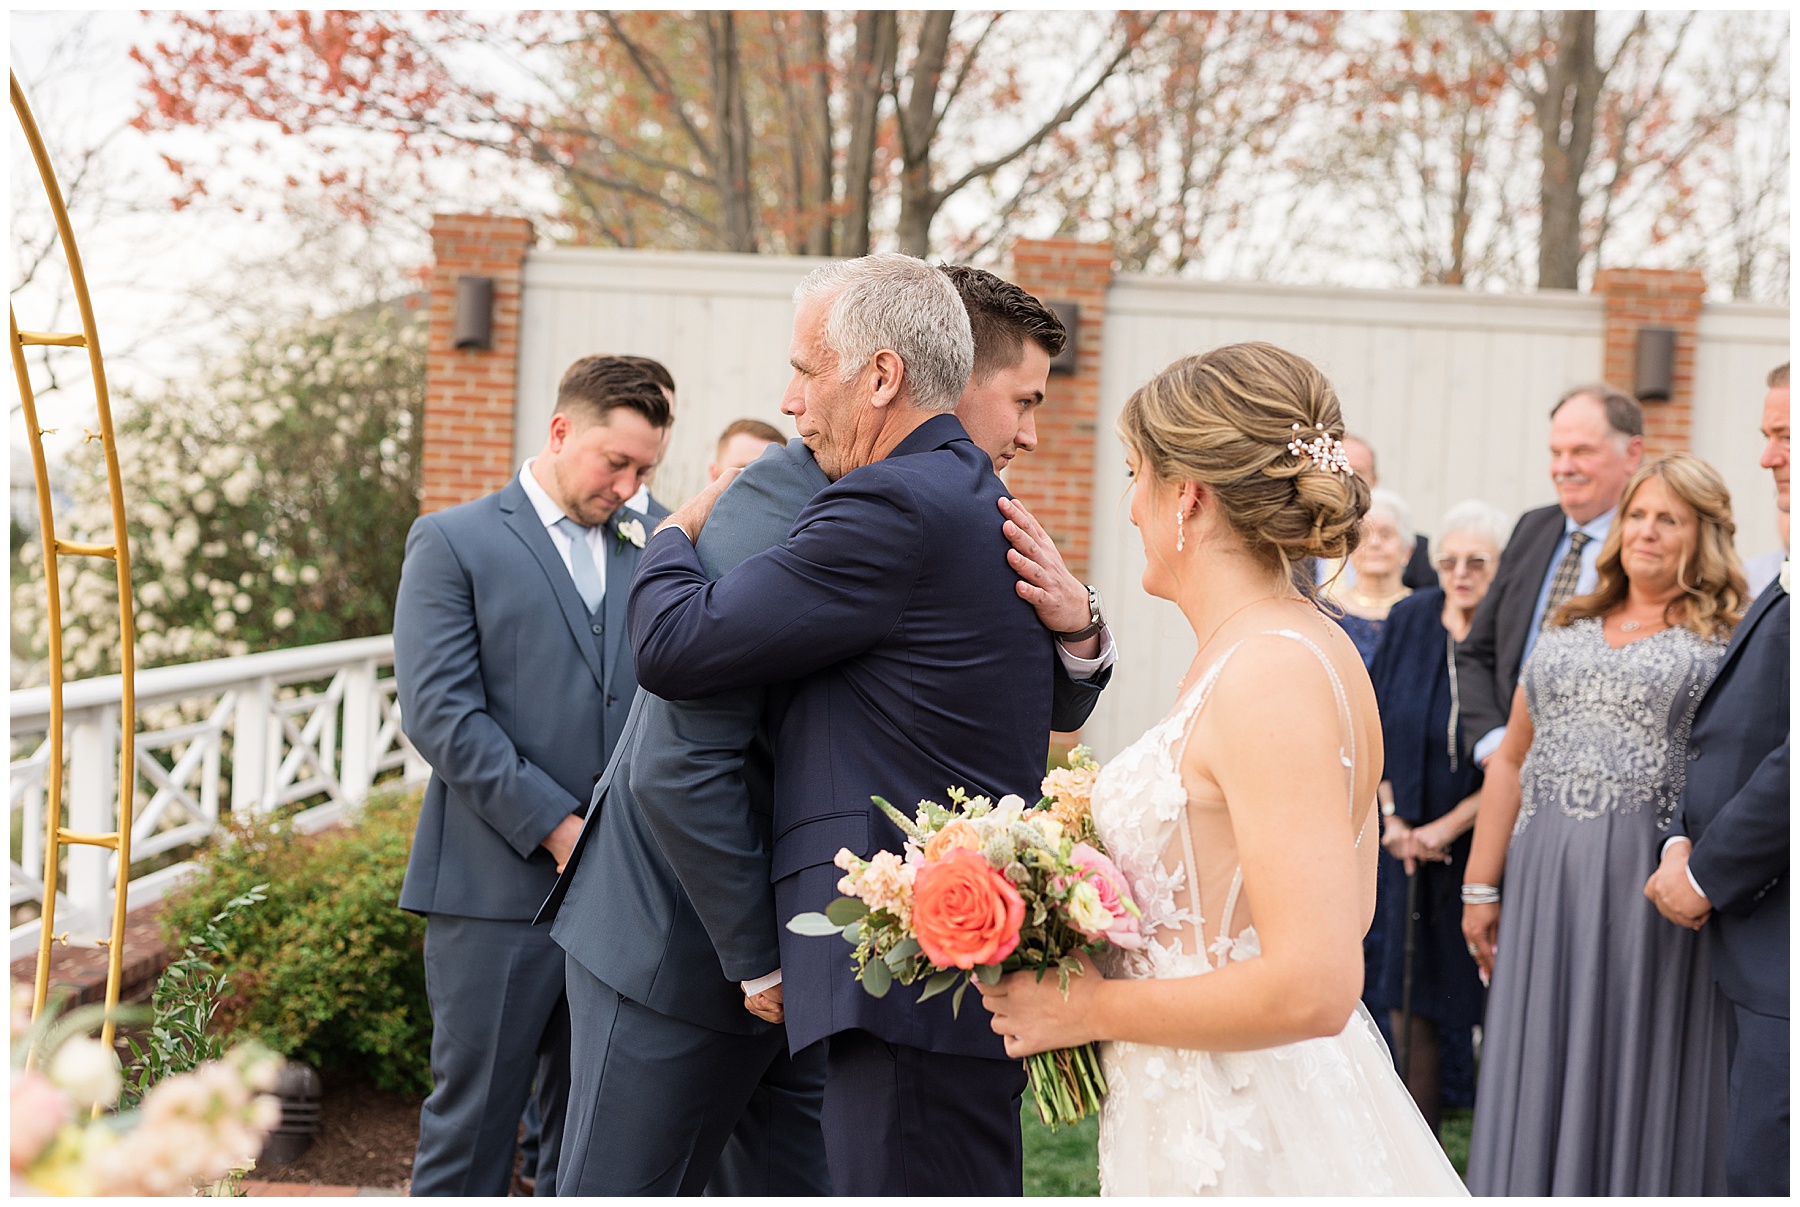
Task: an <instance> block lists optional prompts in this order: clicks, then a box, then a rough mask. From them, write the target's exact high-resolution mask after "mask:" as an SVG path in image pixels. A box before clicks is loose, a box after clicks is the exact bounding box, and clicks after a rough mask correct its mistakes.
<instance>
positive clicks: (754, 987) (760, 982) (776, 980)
mask: <svg viewBox="0 0 1800 1207" xmlns="http://www.w3.org/2000/svg"><path fill="white" fill-rule="evenodd" d="M738 984H739V985H741V986H742V987H743V990H744V996H745V997H755V996H756V995H757V994H759V993H761V992H762V991H763V990H765V989H773V988H775V986H777V985H779V984H781V969H779V968H777V969H776V970H775V971H774V972H771V973H769V974H768V975H767V976H759V977H757V978H756V979H755V980H754V981H739V982H738Z"/></svg>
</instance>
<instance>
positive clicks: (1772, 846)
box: [1644, 365, 1791, 1197]
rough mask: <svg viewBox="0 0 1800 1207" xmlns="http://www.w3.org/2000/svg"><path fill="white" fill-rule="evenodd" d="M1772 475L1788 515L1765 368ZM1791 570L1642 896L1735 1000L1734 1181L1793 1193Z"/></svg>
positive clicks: (1753, 617)
mask: <svg viewBox="0 0 1800 1207" xmlns="http://www.w3.org/2000/svg"><path fill="white" fill-rule="evenodd" d="M1762 429H1763V438H1764V443H1763V455H1762V465H1763V468H1764V469H1768V470H1772V471H1774V474H1775V495H1776V506H1777V507H1779V508H1780V509H1781V510H1782V511H1786V510H1787V509H1788V367H1787V366H1786V365H1782V366H1781V367H1780V368H1778V369H1776V370H1775V371H1774V372H1773V373H1771V374H1769V393H1768V396H1767V397H1766V398H1765V399H1764V400H1763V421H1762ZM1787 579H1788V573H1787V568H1786V565H1785V563H1784V565H1783V567H1782V570H1781V573H1780V575H1779V576H1777V578H1776V581H1774V582H1772V583H1770V584H1769V585H1768V586H1767V587H1764V588H1763V592H1762V594H1761V595H1759V596H1757V598H1756V602H1755V603H1753V604H1751V605H1750V610H1749V611H1748V612H1746V613H1745V614H1744V619H1743V620H1742V621H1741V622H1740V623H1739V624H1738V627H1737V631H1736V632H1735V633H1733V634H1732V635H1731V644H1730V645H1729V646H1727V647H1726V649H1725V658H1724V660H1723V661H1721V662H1720V663H1719V671H1718V674H1716V675H1715V676H1714V677H1713V681H1712V684H1711V686H1710V687H1708V688H1707V691H1706V698H1705V699H1703V700H1701V701H1700V709H1699V711H1698V712H1696V713H1695V714H1694V729H1693V735H1692V737H1691V738H1690V739H1689V741H1688V767H1687V785H1686V787H1685V789H1684V790H1683V791H1682V794H1681V807H1680V808H1679V809H1677V810H1676V812H1675V819H1674V821H1672V822H1671V823H1670V825H1669V829H1668V835H1667V837H1666V838H1665V839H1664V840H1663V853H1662V862H1661V863H1660V864H1659V865H1658V866H1657V869H1656V871H1655V872H1654V873H1653V874H1652V875H1651V877H1650V880H1649V882H1648V883H1647V884H1645V885H1644V895H1645V896H1646V897H1649V898H1650V900H1651V901H1653V902H1655V903H1656V908H1657V909H1658V910H1660V911H1661V913H1662V915H1663V917H1665V918H1667V919H1668V920H1669V921H1671V922H1673V923H1675V924H1676V925H1677V926H1685V927H1687V928H1688V929H1690V930H1703V931H1704V933H1705V934H1707V935H1708V936H1709V938H1710V942H1709V944H1708V947H1709V954H1710V957H1711V960H1712V968H1713V979H1714V980H1716V981H1718V983H1719V989H1720V991H1721V992H1723V993H1724V994H1725V998H1726V1000H1727V1001H1729V1002H1730V1003H1731V1024H1732V1025H1731V1030H1730V1032H1729V1033H1728V1038H1729V1042H1730V1049H1731V1056H1730V1060H1731V1083H1730V1085H1731V1089H1730V1095H1731V1097H1730V1107H1729V1112H1730V1113H1729V1115H1728V1117H1727V1119H1728V1121H1727V1124H1726V1148H1725V1186H1726V1189H1727V1191H1728V1192H1729V1193H1731V1194H1734V1195H1781V1196H1783V1197H1785V1196H1786V1195H1787V1192H1788V1047H1789V1041H1788V1017H1789V1015H1788V776H1789V770H1790V768H1789V762H1788V744H1789V742H1790V741H1791V738H1790V737H1789V733H1788V716H1789V712H1788V615H1789V606H1788V581H1787Z"/></svg>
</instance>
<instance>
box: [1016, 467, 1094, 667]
mask: <svg viewBox="0 0 1800 1207" xmlns="http://www.w3.org/2000/svg"><path fill="white" fill-rule="evenodd" d="M1000 514H1001V515H1003V516H1005V517H1006V523H1005V525H1004V526H1003V529H1002V530H1003V531H1004V532H1005V533H1006V539H1007V540H1008V541H1010V542H1012V548H1011V549H1009V550H1008V551H1007V554H1006V560H1007V562H1008V563H1009V564H1010V565H1011V566H1012V568H1013V571H1014V572H1015V573H1016V574H1018V576H1019V582H1018V591H1019V598H1021V599H1023V600H1024V601H1025V602H1026V603H1028V604H1030V605H1031V606H1032V607H1033V608H1035V609H1036V610H1037V615H1038V622H1039V623H1040V624H1042V625H1043V626H1044V627H1045V628H1046V629H1049V630H1050V631H1051V632H1052V633H1073V632H1075V631H1076V630H1078V629H1084V628H1086V627H1087V625H1088V618H1089V611H1088V593H1087V586H1086V585H1085V584H1083V583H1082V581H1081V580H1080V579H1078V578H1076V577H1075V576H1074V575H1073V574H1071V573H1070V572H1069V568H1068V567H1067V566H1065V565H1064V564H1063V559H1062V554H1061V553H1059V552H1058V551H1057V548H1056V542H1054V541H1052V540H1051V539H1050V534H1049V533H1047V532H1045V531H1044V526H1043V525H1042V524H1040V523H1038V522H1037V517H1035V516H1033V515H1032V514H1031V512H1029V511H1027V510H1026V509H1025V505H1024V504H1023V503H1021V502H1019V501H1018V500H1017V499H1009V498H1002V499H1001V500H1000ZM1067 648H1068V650H1069V652H1070V653H1071V654H1074V655H1075V656H1076V657H1078V658H1094V657H1097V656H1098V655H1099V653H1100V635H1099V634H1098V633H1096V634H1095V635H1094V636H1092V637H1089V638H1088V639H1087V640H1085V641H1081V642H1078V643H1076V644H1075V645H1073V646H1069V647H1067Z"/></svg>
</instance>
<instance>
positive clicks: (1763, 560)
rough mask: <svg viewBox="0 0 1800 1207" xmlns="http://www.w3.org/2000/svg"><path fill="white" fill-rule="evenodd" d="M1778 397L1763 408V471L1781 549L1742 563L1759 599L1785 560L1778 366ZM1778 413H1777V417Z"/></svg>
mask: <svg viewBox="0 0 1800 1207" xmlns="http://www.w3.org/2000/svg"><path fill="white" fill-rule="evenodd" d="M1778 393H1779V394H1780V396H1781V401H1780V404H1779V406H1777V407H1776V409H1775V412H1771V411H1770V409H1769V408H1770V404H1769V403H1768V402H1767V401H1765V402H1764V404H1763V435H1764V437H1765V441H1764V444H1763V455H1762V467H1763V468H1764V469H1767V470H1773V471H1774V474H1775V528H1776V531H1777V532H1778V533H1779V534H1780V536H1781V548H1779V549H1771V550H1770V551H1769V552H1767V553H1764V554H1762V555H1760V556H1758V557H1754V558H1749V559H1747V560H1746V561H1745V562H1744V577H1745V578H1746V579H1747V580H1749V583H1750V594H1751V595H1761V594H1762V592H1763V588H1764V587H1766V586H1768V585H1769V584H1770V583H1772V582H1774V581H1775V576H1776V575H1777V574H1780V573H1781V566H1782V563H1783V562H1785V561H1787V559H1788V445H1787V439H1788V432H1787V422H1788V420H1787V394H1788V367H1787V366H1786V365H1777V366H1776V367H1775V369H1774V370H1773V371H1771V372H1770V374H1769V395H1768V397H1769V398H1770V399H1773V398H1775V396H1776V394H1778ZM1776 412H1778V413H1776ZM1771 422H1774V423H1778V424H1779V427H1778V428H1771V427H1770V426H1769V425H1770V423H1771Z"/></svg>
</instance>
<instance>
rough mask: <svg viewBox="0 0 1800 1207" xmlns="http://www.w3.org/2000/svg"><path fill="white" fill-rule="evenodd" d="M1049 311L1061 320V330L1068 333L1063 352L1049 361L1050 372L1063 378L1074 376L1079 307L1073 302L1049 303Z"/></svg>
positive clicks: (1078, 335)
mask: <svg viewBox="0 0 1800 1207" xmlns="http://www.w3.org/2000/svg"><path fill="white" fill-rule="evenodd" d="M1050 309H1051V310H1053V311H1055V312H1056V317H1057V318H1059V319H1061V320H1062V325H1063V330H1064V331H1065V332H1067V333H1068V337H1069V338H1068V342H1067V343H1065V344H1063V350H1062V351H1061V352H1058V353H1057V354H1056V355H1055V356H1054V357H1052V358H1051V360H1050V371H1051V372H1052V373H1060V374H1062V375H1063V376H1065V377H1073V376H1075V361H1076V355H1077V353H1076V345H1077V344H1078V343H1079V342H1080V338H1079V337H1080V335H1081V307H1080V306H1079V305H1078V304H1077V303H1075V302H1051V303H1050Z"/></svg>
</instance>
